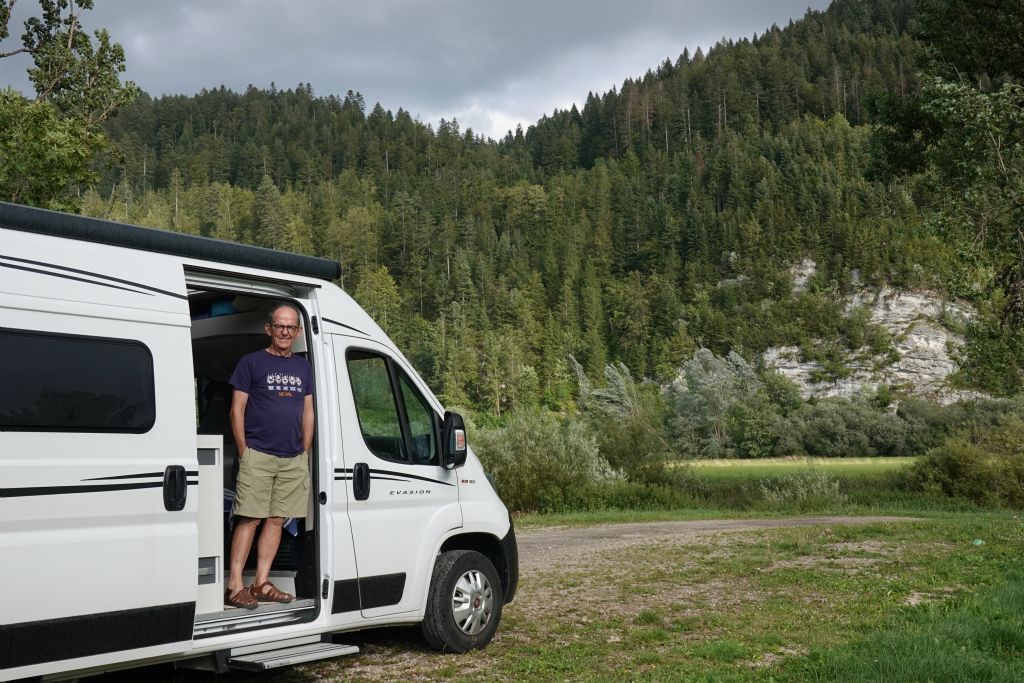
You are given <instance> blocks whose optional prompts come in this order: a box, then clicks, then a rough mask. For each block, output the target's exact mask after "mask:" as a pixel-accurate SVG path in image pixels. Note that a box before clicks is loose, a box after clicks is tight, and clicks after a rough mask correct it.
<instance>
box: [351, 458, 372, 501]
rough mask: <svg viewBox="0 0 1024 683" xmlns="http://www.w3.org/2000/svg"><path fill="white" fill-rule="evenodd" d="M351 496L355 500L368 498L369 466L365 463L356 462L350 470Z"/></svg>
mask: <svg viewBox="0 0 1024 683" xmlns="http://www.w3.org/2000/svg"><path fill="white" fill-rule="evenodd" d="M352 494H353V495H354V496H355V498H356V500H366V499H367V498H369V497H370V466H369V465H367V464H366V463H365V462H357V463H356V466H355V467H353V468H352Z"/></svg>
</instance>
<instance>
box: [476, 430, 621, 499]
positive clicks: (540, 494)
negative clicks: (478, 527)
mask: <svg viewBox="0 0 1024 683" xmlns="http://www.w3.org/2000/svg"><path fill="white" fill-rule="evenodd" d="M473 450H474V452H476V453H477V455H478V456H479V457H480V460H481V462H482V463H483V465H484V469H485V470H486V471H487V472H488V473H489V474H491V475H492V476H493V477H494V481H495V484H496V486H497V488H498V493H499V494H500V495H501V499H502V500H503V501H504V502H505V505H507V506H508V507H509V508H510V509H512V510H517V511H526V510H545V509H546V508H550V507H551V506H555V507H560V506H561V503H560V501H564V500H566V499H567V497H568V498H571V497H572V496H573V493H572V492H573V491H574V490H575V489H581V488H583V489H585V488H586V487H587V486H590V485H594V484H597V483H599V482H608V481H614V480H616V479H617V478H621V477H620V475H618V474H616V473H615V472H614V471H613V470H612V468H611V467H610V466H609V465H608V462H607V461H606V460H605V459H604V458H603V457H601V454H600V453H599V452H598V449H597V439H596V438H595V436H594V434H593V432H592V431H591V430H590V429H589V427H588V425H587V424H586V422H584V421H582V420H578V419H561V418H559V417H558V416H557V415H555V414H553V413H536V412H522V413H516V414H513V415H512V416H511V417H510V418H509V420H508V421H507V422H506V424H505V426H504V427H500V428H498V429H493V430H484V431H480V432H478V433H476V434H475V435H474V436H473Z"/></svg>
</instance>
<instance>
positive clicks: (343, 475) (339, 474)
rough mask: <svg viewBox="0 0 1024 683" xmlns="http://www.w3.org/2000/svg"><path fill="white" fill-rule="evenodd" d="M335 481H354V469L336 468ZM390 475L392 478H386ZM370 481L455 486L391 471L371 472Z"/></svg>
mask: <svg viewBox="0 0 1024 683" xmlns="http://www.w3.org/2000/svg"><path fill="white" fill-rule="evenodd" d="M334 475H335V476H334V481H351V480H352V468H350V467H335V468H334ZM384 475H390V476H384ZM370 479H378V480H384V481H404V482H408V481H409V480H410V479H415V480H417V481H425V482H428V483H430V484H441V485H442V486H455V484H452V483H450V482H447V481H439V480H437V479H431V478H430V477H421V476H419V475H416V474H406V473H405V472H392V471H391V470H370Z"/></svg>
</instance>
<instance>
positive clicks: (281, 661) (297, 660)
mask: <svg viewBox="0 0 1024 683" xmlns="http://www.w3.org/2000/svg"><path fill="white" fill-rule="evenodd" d="M356 652H359V648H358V647H356V646H355V645H341V644H335V643H310V644H308V645H298V646H296V647H285V648H281V649H279V650H266V651H264V652H254V653H252V654H248V655H241V656H239V657H229V658H228V662H227V664H228V668H229V669H239V670H241V671H266V670H267V669H276V668H277V667H279V666H290V665H292V664H301V663H302V662H313V661H316V660H318V659H329V658H331V657H340V656H342V655H351V654H355V653H356Z"/></svg>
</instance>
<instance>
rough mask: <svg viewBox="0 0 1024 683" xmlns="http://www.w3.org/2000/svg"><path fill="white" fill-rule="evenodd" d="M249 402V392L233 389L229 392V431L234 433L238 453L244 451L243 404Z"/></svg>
mask: <svg viewBox="0 0 1024 683" xmlns="http://www.w3.org/2000/svg"><path fill="white" fill-rule="evenodd" d="M248 402H249V394H247V393H245V392H244V391H239V390H238V389H235V391H234V393H233V394H231V433H232V434H234V435H235V446H236V447H237V448H238V455H239V457H241V455H242V454H243V453H245V404H246V403H248Z"/></svg>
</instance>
